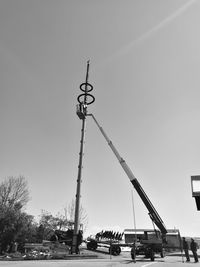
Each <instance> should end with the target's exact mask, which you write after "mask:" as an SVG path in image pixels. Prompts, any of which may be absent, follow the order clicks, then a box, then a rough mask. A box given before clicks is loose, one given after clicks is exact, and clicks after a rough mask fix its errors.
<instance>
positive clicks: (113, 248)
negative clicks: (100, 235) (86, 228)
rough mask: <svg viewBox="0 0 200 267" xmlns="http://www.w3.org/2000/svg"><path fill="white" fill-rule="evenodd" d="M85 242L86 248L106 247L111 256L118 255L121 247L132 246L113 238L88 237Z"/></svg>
mask: <svg viewBox="0 0 200 267" xmlns="http://www.w3.org/2000/svg"><path fill="white" fill-rule="evenodd" d="M85 242H86V244H87V249H88V250H97V249H98V247H100V248H108V252H109V254H111V255H113V256H118V255H119V254H120V253H121V248H122V247H132V244H125V243H120V242H118V241H115V240H96V239H89V240H87V241H85Z"/></svg>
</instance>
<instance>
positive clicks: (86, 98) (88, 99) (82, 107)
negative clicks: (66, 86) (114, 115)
mask: <svg viewBox="0 0 200 267" xmlns="http://www.w3.org/2000/svg"><path fill="white" fill-rule="evenodd" d="M89 65H90V64H89V61H87V71H86V80H85V82H84V83H82V84H81V85H80V90H81V91H83V92H84V93H83V94H80V95H79V96H78V98H77V100H78V102H79V104H78V110H77V115H78V116H79V118H80V119H81V120H82V128H81V141H80V143H81V144H80V152H79V165H78V178H77V187H76V202H75V216H74V232H73V238H72V248H71V253H72V254H74V253H76V254H78V253H79V247H78V246H79V242H78V234H79V226H80V216H79V213H80V198H81V182H82V181H81V176H82V168H83V155H84V153H83V149H84V143H85V128H86V115H87V106H88V105H90V104H92V103H93V102H94V101H95V97H94V96H93V95H91V94H89V93H88V92H91V91H92V90H93V86H92V85H91V84H90V83H88V78H89Z"/></svg>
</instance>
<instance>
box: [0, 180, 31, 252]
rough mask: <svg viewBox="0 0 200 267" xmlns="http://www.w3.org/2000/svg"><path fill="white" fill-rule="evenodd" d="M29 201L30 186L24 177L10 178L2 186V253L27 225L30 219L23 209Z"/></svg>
mask: <svg viewBox="0 0 200 267" xmlns="http://www.w3.org/2000/svg"><path fill="white" fill-rule="evenodd" d="M28 200H29V192H28V184H27V182H26V180H25V178H24V177H23V176H19V177H17V178H16V177H8V178H7V179H5V180H4V181H3V182H2V183H1V184H0V243H1V251H2V250H4V251H5V250H6V249H7V246H8V245H10V243H11V242H13V241H16V240H17V238H18V236H19V233H20V231H21V230H22V229H23V228H24V227H25V225H27V219H28V217H27V216H26V214H25V213H23V212H22V208H23V207H24V206H25V205H26V203H27V202H28ZM29 219H30V218H29Z"/></svg>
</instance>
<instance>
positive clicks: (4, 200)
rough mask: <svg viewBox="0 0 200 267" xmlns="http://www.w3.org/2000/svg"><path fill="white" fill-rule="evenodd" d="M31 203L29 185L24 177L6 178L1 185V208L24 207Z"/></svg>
mask: <svg viewBox="0 0 200 267" xmlns="http://www.w3.org/2000/svg"><path fill="white" fill-rule="evenodd" d="M28 201H29V191H28V183H27V181H26V179H25V178H24V177H23V176H19V177H13V176H10V177H8V178H6V179H5V180H4V181H3V182H2V183H1V184H0V207H2V208H11V207H14V206H15V205H20V206H21V207H24V206H25V205H26V204H27V202H28Z"/></svg>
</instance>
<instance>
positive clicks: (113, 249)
mask: <svg viewBox="0 0 200 267" xmlns="http://www.w3.org/2000/svg"><path fill="white" fill-rule="evenodd" d="M120 253H121V248H120V247H119V246H111V247H109V254H112V255H113V256H118V255H119V254H120Z"/></svg>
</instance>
